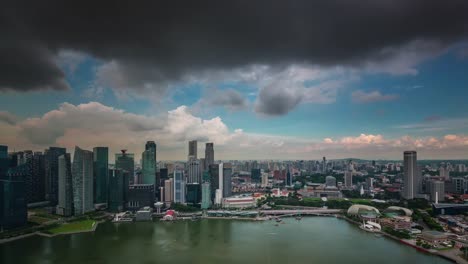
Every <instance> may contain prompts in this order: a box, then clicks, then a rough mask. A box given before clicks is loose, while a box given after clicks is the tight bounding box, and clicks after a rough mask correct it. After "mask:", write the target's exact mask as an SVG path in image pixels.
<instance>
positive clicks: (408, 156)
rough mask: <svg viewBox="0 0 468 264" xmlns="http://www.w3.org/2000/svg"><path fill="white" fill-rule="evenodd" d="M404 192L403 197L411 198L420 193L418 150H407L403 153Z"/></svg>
mask: <svg viewBox="0 0 468 264" xmlns="http://www.w3.org/2000/svg"><path fill="white" fill-rule="evenodd" d="M403 159H404V160H403V169H404V174H403V184H404V187H403V192H402V197H403V198H405V199H407V200H409V199H414V198H415V196H416V195H417V194H418V193H419V185H420V183H419V168H418V165H417V154H416V151H405V152H404V153H403Z"/></svg>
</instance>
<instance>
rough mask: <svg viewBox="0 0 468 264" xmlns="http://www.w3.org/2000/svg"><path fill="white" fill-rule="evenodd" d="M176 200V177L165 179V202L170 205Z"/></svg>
mask: <svg viewBox="0 0 468 264" xmlns="http://www.w3.org/2000/svg"><path fill="white" fill-rule="evenodd" d="M173 201H174V179H172V178H171V179H167V180H165V181H164V203H165V204H166V205H168V206H170V205H171V203H172V202H173Z"/></svg>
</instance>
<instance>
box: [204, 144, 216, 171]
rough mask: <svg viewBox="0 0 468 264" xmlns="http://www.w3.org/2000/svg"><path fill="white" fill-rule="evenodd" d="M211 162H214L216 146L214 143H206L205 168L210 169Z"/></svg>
mask: <svg viewBox="0 0 468 264" xmlns="http://www.w3.org/2000/svg"><path fill="white" fill-rule="evenodd" d="M211 164H214V147H213V143H206V145H205V164H204V168H205V170H208V168H209V167H210V165H211Z"/></svg>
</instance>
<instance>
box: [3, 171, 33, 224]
mask: <svg viewBox="0 0 468 264" xmlns="http://www.w3.org/2000/svg"><path fill="white" fill-rule="evenodd" d="M24 193H25V190H24V181H22V180H17V179H14V178H12V177H4V179H0V230H2V229H10V228H15V227H20V226H24V225H26V223H27V220H28V214H27V205H26V199H25V196H24Z"/></svg>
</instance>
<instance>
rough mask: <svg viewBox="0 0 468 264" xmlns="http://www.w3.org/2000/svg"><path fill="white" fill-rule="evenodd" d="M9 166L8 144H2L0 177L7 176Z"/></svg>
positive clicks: (0, 149) (0, 148)
mask: <svg viewBox="0 0 468 264" xmlns="http://www.w3.org/2000/svg"><path fill="white" fill-rule="evenodd" d="M8 167H9V160H8V146H3V145H0V179H3V178H4V177H5V175H6V172H7V170H8Z"/></svg>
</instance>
